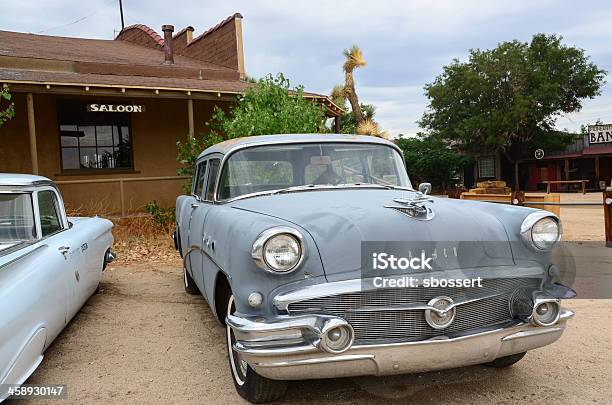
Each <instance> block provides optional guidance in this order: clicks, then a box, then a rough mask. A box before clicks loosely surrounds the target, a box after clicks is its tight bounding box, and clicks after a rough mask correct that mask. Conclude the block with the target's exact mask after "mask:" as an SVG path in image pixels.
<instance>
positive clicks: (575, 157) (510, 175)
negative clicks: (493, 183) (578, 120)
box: [465, 125, 612, 192]
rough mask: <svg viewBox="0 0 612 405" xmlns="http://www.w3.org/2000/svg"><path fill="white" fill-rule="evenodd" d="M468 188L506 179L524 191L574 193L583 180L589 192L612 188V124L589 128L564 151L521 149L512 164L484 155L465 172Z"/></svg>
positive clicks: (500, 155)
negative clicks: (472, 185) (517, 158)
mask: <svg viewBox="0 0 612 405" xmlns="http://www.w3.org/2000/svg"><path fill="white" fill-rule="evenodd" d="M465 178H466V181H465V183H466V185H467V186H470V185H471V184H475V183H476V182H477V181H485V180H504V181H506V183H507V184H508V185H509V186H512V188H513V189H516V188H517V187H518V189H519V190H523V191H546V190H547V189H548V182H552V184H550V191H555V192H559V191H575V190H580V189H581V188H582V184H581V182H580V181H584V184H585V188H586V190H588V191H601V190H604V189H606V187H610V186H612V125H596V126H591V127H589V133H588V134H584V135H582V136H579V139H578V140H576V141H575V142H574V143H573V144H571V145H569V146H568V147H566V148H565V149H563V150H544V149H533V150H527V149H525V150H522V151H521V153H520V159H519V160H518V161H515V162H512V161H510V160H509V159H507V158H506V157H505V156H504V155H503V154H501V153H499V154H497V155H487V154H484V155H482V156H479V157H477V158H476V159H475V163H474V167H473V170H468V171H466V173H465Z"/></svg>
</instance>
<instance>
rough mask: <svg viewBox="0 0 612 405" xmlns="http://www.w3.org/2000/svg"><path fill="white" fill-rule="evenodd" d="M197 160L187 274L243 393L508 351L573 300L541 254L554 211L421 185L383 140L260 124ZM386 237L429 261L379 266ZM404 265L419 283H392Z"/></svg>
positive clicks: (498, 360) (560, 318) (542, 332)
mask: <svg viewBox="0 0 612 405" xmlns="http://www.w3.org/2000/svg"><path fill="white" fill-rule="evenodd" d="M196 165H197V167H196V175H195V177H194V182H193V189H192V194H191V195H190V196H180V197H178V199H177V206H176V214H177V215H176V218H177V225H176V226H177V228H176V232H175V234H174V240H175V244H176V247H177V249H178V250H179V251H180V254H181V256H182V257H183V259H184V280H185V289H186V291H187V292H188V293H191V294H199V293H202V294H203V295H204V297H205V299H206V300H207V302H208V303H209V305H210V307H211V309H212V311H213V312H214V313H215V315H216V316H217V318H218V319H219V321H220V322H222V323H224V324H225V325H226V330H227V347H228V353H229V366H230V368H231V374H232V376H233V380H234V384H235V387H236V389H237V391H238V393H239V394H240V395H241V396H243V397H244V398H246V399H247V400H249V401H251V402H267V401H273V400H276V399H278V398H280V397H281V396H282V395H283V394H284V392H285V389H286V382H287V381H288V380H297V379H312V378H333V377H346V376H357V375H387V374H398V373H411V372H421V371H428V370H437V369H444V368H452V367H458V366H465V365H472V364H483V363H486V364H488V365H492V366H495V367H504V366H508V365H510V364H513V363H515V362H517V361H519V360H520V359H521V358H522V357H523V356H524V354H525V352H527V351H528V350H531V349H535V348H538V347H541V346H544V345H547V344H550V343H552V342H554V341H555V340H557V339H558V338H559V337H560V336H561V334H562V333H563V330H564V328H565V322H566V320H567V319H569V318H571V317H572V316H573V312H572V311H570V310H568V309H563V308H562V307H561V306H560V298H571V297H572V296H573V295H574V293H573V291H572V290H571V289H570V288H567V287H564V286H563V285H561V284H560V283H558V282H557V281H556V280H555V278H557V277H558V275H559V270H558V269H557V268H556V267H555V265H554V264H553V263H552V259H551V250H552V249H553V247H555V246H556V244H557V242H558V241H559V240H560V237H561V224H560V222H559V219H558V218H557V217H556V216H555V215H553V214H552V213H550V212H547V211H541V210H535V209H529V208H523V207H514V206H504V205H497V204H490V203H483V202H469V201H463V200H453V199H446V198H435V197H430V196H428V195H427V192H428V190H429V189H430V188H431V186H429V185H428V184H422V185H421V186H420V187H419V189H420V191H416V190H414V189H413V187H412V185H411V183H410V180H409V178H408V175H407V174H406V168H405V164H404V161H403V158H402V154H401V150H400V149H399V148H398V147H397V146H396V145H395V144H393V143H392V142H389V141H386V140H383V139H379V138H371V137H365V136H352V135H349V136H345V135H271V136H259V137H253V138H242V139H235V140H230V141H226V142H223V143H220V144H218V145H215V146H213V147H210V148H208V149H206V150H205V151H204V152H203V153H202V154H201V155H200V156H199V158H198V159H197V163H196ZM381 246H382V247H383V248H385V247H388V248H389V249H396V250H397V251H398V252H400V253H402V252H404V253H405V254H406V255H407V256H409V257H408V258H407V259H406V260H407V263H410V262H411V260H412V259H413V258H422V259H424V260H423V262H427V263H428V264H429V258H431V260H433V261H434V262H435V263H437V264H436V265H435V266H434V267H433V268H432V269H423V270H418V271H411V272H408V271H405V272H402V271H401V270H400V271H398V272H396V273H394V274H391V275H387V276H388V277H381V276H380V275H379V276H378V277H377V276H376V273H375V272H372V271H371V270H372V268H370V265H369V263H370V258H371V255H370V253H369V250H368V249H371V248H379V247H381ZM413 247H414V248H415V249H417V250H414V251H413V250H412V249H413ZM364 252H368V253H367V254H365V255H364ZM426 256H427V259H425V257H426ZM406 274H410V275H412V276H415V277H416V278H417V279H418V280H420V281H422V284H420V285H419V284H417V286H415V287H411V286H410V287H409V286H406V285H401V284H400V283H394V281H393V280H395V281H398V280H400V279H401V277H402V276H405V275H406ZM426 279H435V280H438V281H440V280H446V281H445V282H446V283H448V282H450V281H452V280H454V281H455V282H458V283H461V282H462V281H465V280H467V282H472V281H474V280H477V279H478V280H481V282H482V284H483V286H479V287H481V288H471V287H474V286H473V285H470V286H468V285H467V284H458V285H459V286H457V285H456V286H454V287H453V286H450V284H444V285H438V286H429V287H428V286H426V285H425V282H424V280H426ZM381 280H383V281H385V283H381ZM457 280H459V281H457ZM479 283H480V282H479Z"/></svg>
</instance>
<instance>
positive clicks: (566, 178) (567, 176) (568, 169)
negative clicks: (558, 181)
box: [564, 159, 570, 180]
mask: <svg viewBox="0 0 612 405" xmlns="http://www.w3.org/2000/svg"><path fill="white" fill-rule="evenodd" d="M564 169H565V180H569V179H570V178H569V176H570V168H569V159H565V167H564Z"/></svg>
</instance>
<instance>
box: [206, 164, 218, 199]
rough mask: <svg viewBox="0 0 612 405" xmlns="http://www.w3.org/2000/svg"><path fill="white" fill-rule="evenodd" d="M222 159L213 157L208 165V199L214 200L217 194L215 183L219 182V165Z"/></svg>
mask: <svg viewBox="0 0 612 405" xmlns="http://www.w3.org/2000/svg"><path fill="white" fill-rule="evenodd" d="M220 164H221V160H219V159H211V160H210V164H209V167H208V183H207V185H206V201H212V200H214V196H215V184H216V183H217V176H218V174H219V166H220Z"/></svg>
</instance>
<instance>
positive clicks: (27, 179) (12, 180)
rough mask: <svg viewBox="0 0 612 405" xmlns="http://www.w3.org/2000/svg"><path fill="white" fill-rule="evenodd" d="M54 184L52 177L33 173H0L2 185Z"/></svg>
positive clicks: (0, 183)
mask: <svg viewBox="0 0 612 405" xmlns="http://www.w3.org/2000/svg"><path fill="white" fill-rule="evenodd" d="M52 184H53V182H52V181H51V180H50V179H48V178H46V177H42V176H36V175H33V174H21V173H0V186H9V187H32V186H41V185H52Z"/></svg>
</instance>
